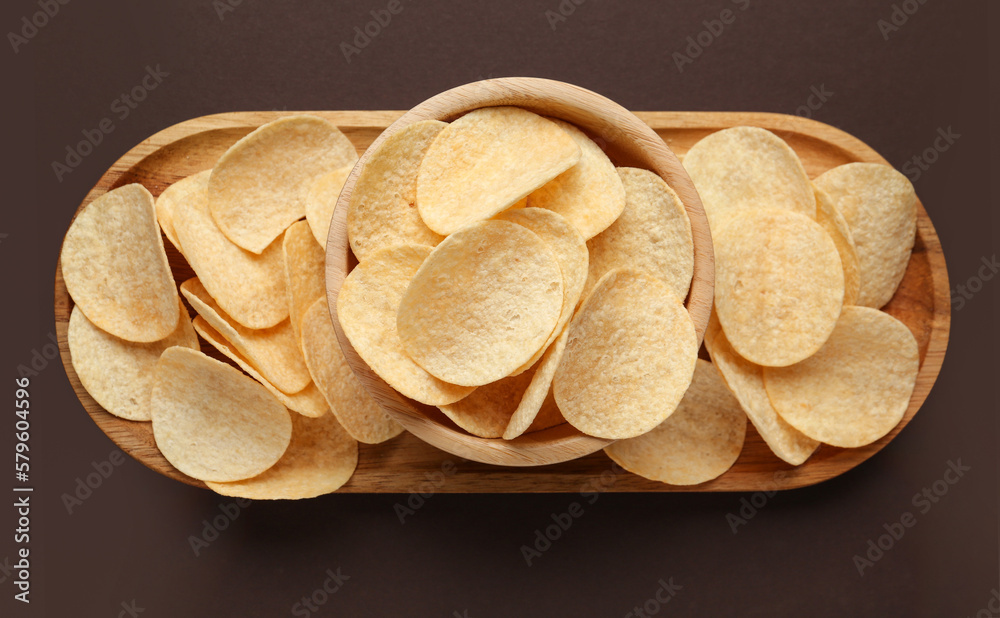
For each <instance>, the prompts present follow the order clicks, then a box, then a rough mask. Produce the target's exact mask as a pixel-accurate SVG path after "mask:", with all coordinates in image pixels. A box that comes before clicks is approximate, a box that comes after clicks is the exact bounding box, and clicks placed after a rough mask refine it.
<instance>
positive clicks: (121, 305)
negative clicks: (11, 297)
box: [60, 184, 180, 343]
mask: <svg viewBox="0 0 1000 618" xmlns="http://www.w3.org/2000/svg"><path fill="white" fill-rule="evenodd" d="M60 265H61V268H62V274H63V279H64V280H65V282H66V289H67V290H68V291H69V295H70V296H71V297H72V298H73V301H74V302H75V303H76V304H77V306H78V307H79V308H80V310H81V311H83V313H84V315H86V316H87V319H88V320H90V321H91V323H93V324H94V326H96V327H98V328H100V329H101V330H103V331H105V332H107V333H110V334H112V335H114V336H116V337H119V338H121V339H125V340H127V341H134V342H138V343H150V342H152V341H159V340H160V339H163V338H164V337H167V336H168V335H170V333H172V332H174V329H175V328H177V319H178V317H179V316H180V313H179V312H178V307H180V303H179V297H178V295H177V287H176V286H175V285H174V279H173V275H171V273H170V264H168V263H167V253H166V251H165V249H164V248H163V237H162V236H161V235H160V227H159V225H158V224H157V222H156V214H155V209H154V205H153V196H152V195H150V193H149V191H147V190H146V188H145V187H143V186H142V185H139V184H130V185H125V186H122V187H118V188H117V189H113V190H111V191H108V192H107V193H105V194H104V195H102V196H101V197H99V198H97V199H96V200H94V201H93V202H91V203H89V204H87V206H86V207H85V208H84V209H83V210H82V211H80V214H78V215H77V217H76V219H74V220H73V223H72V224H70V226H69V231H67V232H66V238H65V239H64V240H63V246H62V253H61V255H60Z"/></svg>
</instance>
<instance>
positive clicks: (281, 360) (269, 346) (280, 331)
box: [181, 239, 312, 394]
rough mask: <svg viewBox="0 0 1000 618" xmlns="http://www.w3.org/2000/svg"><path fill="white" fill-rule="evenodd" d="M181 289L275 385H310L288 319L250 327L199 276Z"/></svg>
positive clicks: (294, 388) (291, 388)
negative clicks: (223, 305)
mask: <svg viewBox="0 0 1000 618" xmlns="http://www.w3.org/2000/svg"><path fill="white" fill-rule="evenodd" d="M311 241H312V239H310V242H311ZM181 292H182V293H183V294H184V297H185V298H187V299H188V302H189V303H191V306H192V307H194V310H195V311H197V312H198V315H200V316H201V317H203V318H205V320H206V321H207V322H208V323H209V324H211V325H212V328H213V329H215V330H216V331H217V332H218V333H219V334H220V335H222V337H223V338H224V339H225V340H226V341H228V342H229V343H230V344H232V346H233V347H234V348H236V349H237V350H239V352H240V354H242V355H243V356H244V357H245V358H246V359H247V362H249V363H250V364H251V365H253V367H254V369H256V370H257V371H259V372H260V373H261V375H263V376H264V377H265V378H266V379H267V381H268V382H270V383H271V384H273V385H274V387H275V388H277V389H278V390H280V391H281V392H283V393H286V394H292V393H297V392H299V391H301V390H302V389H304V388H305V387H306V386H308V385H309V382H310V381H311V380H312V378H311V377H310V376H309V369H307V368H306V361H305V359H303V358H302V351H301V349H300V347H299V340H298V339H297V338H296V337H295V333H293V332H292V326H291V324H290V322H289V321H288V320H285V321H284V322H282V323H280V324H278V325H277V326H272V327H271V328H263V329H260V330H253V329H249V328H246V327H245V326H242V325H240V324H239V323H238V322H236V321H234V320H233V319H232V318H231V317H229V316H228V315H226V312H225V311H223V310H222V308H221V307H219V305H217V304H216V303H215V300H213V299H212V297H211V296H209V294H208V292H207V291H206V290H205V288H204V286H202V285H201V281H199V280H198V279H197V278H195V279H188V280H187V281H185V282H184V283H182V284H181Z"/></svg>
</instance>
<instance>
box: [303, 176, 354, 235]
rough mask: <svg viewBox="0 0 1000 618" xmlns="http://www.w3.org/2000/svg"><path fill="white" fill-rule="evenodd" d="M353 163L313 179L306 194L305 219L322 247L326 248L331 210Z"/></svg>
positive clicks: (335, 204) (331, 217) (335, 205)
mask: <svg viewBox="0 0 1000 618" xmlns="http://www.w3.org/2000/svg"><path fill="white" fill-rule="evenodd" d="M353 169H354V166H353V165H346V166H344V167H342V168H340V169H336V170H333V171H332V172H328V173H326V174H323V175H322V176H318V177H317V178H316V179H315V180H313V182H312V185H310V187H309V193H308V194H306V221H307V222H308V223H309V229H310V230H312V233H313V236H315V237H316V242H318V243H319V244H320V245H321V246H322V247H323V248H324V249H325V248H326V237H327V235H328V234H329V233H330V221H332V220H333V211H334V209H335V208H336V207H337V200H338V199H340V192H341V191H343V189H344V183H346V182H347V177H348V176H350V175H351V170H353Z"/></svg>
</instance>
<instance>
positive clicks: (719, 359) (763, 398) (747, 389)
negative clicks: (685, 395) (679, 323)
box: [705, 313, 819, 466]
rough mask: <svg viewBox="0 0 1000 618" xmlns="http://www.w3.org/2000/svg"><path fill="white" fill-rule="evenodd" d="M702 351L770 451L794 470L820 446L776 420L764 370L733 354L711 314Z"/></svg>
mask: <svg viewBox="0 0 1000 618" xmlns="http://www.w3.org/2000/svg"><path fill="white" fill-rule="evenodd" d="M705 347H706V348H707V349H708V353H709V355H710V356H711V357H712V363H713V364H714V365H715V368H716V370H718V372H719V373H720V374H721V375H722V378H723V381H724V382H725V383H726V386H728V387H729V390H731V391H732V392H733V395H735V396H736V399H737V400H739V402H740V405H741V406H742V408H743V411H744V412H746V414H747V417H749V419H750V422H751V423H753V425H754V427H756V428H757V433H759V434H760V437H761V438H763V439H764V442H765V443H767V446H768V447H769V448H770V449H771V451H772V452H773V453H774V454H775V455H777V456H778V457H779V458H780V459H781V460H782V461H785V462H787V463H790V464H792V465H793V466H797V465H800V464H801V463H803V462H804V461H805V460H807V459H809V456H810V455H812V454H813V453H814V452H815V451H816V448H817V447H818V446H819V442H817V441H816V440H813V439H812V438H810V437H808V436H806V435H805V434H803V433H802V432H800V431H799V430H798V429H796V428H794V427H792V426H791V425H789V424H788V423H787V422H786V421H785V420H784V419H782V418H781V417H780V416H778V413H777V412H776V411H775V409H774V407H773V406H772V405H771V400H770V399H768V397H767V391H766V390H765V389H764V370H763V369H762V368H761V367H760V365H755V364H753V363H751V362H750V361H748V360H746V359H745V358H743V357H741V356H740V355H739V354H737V353H736V351H735V350H733V347H732V346H731V345H729V341H727V340H726V335H725V334H724V333H723V332H722V330H721V329H720V328H719V321H718V319H717V318H716V317H715V314H714V313H713V314H712V320H711V321H710V322H709V324H708V330H706V331H705Z"/></svg>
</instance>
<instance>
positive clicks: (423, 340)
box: [342, 133, 564, 386]
mask: <svg viewBox="0 0 1000 618" xmlns="http://www.w3.org/2000/svg"><path fill="white" fill-rule="evenodd" d="M442 135H444V133H442ZM563 290H564V287H563V275H562V271H561V270H560V268H559V262H558V261H557V260H556V257H555V254H554V253H553V252H552V250H550V249H549V248H548V246H546V244H545V241H543V240H542V239H541V238H539V237H538V235H537V234H535V233H534V232H532V231H530V230H528V229H527V228H525V227H523V226H520V225H517V224H515V223H510V222H509V221H481V222H479V223H475V224H473V225H470V226H468V227H466V228H464V229H462V230H460V231H458V232H455V233H454V234H452V235H451V236H449V237H447V238H446V239H445V240H444V241H442V242H441V244H440V245H438V246H437V247H436V248H435V249H434V250H433V251H432V252H431V254H430V255H429V256H428V257H427V260H426V261H425V262H424V263H423V264H422V265H421V266H420V270H418V271H417V273H416V274H415V275H414V276H413V279H412V280H411V281H410V284H409V286H407V288H406V293H405V294H403V298H402V300H400V303H399V312H398V317H397V320H396V326H397V329H398V332H399V339H400V341H402V344H403V350H405V352H406V354H408V355H409V356H410V358H412V359H413V360H414V361H415V362H416V363H417V364H418V365H420V366H421V367H423V368H424V369H425V370H426V371H427V372H428V373H430V374H431V375H433V376H435V377H437V378H438V379H440V380H445V381H446V382H449V383H451V384H459V385H462V386H482V385H483V384H489V383H490V382H495V381H497V380H499V379H501V378H503V377H505V376H507V375H510V374H511V372H513V371H514V370H515V369H517V368H518V367H520V366H521V365H523V364H524V363H525V362H527V361H528V359H530V358H531V357H532V355H534V353H535V352H537V351H538V350H539V349H540V348H541V347H542V345H543V344H544V343H545V342H546V341H548V339H549V335H551V334H552V330H553V329H554V328H555V326H556V322H557V321H558V320H559V314H560V312H561V309H562V305H563ZM342 319H343V318H342ZM352 341H353V339H352Z"/></svg>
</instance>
